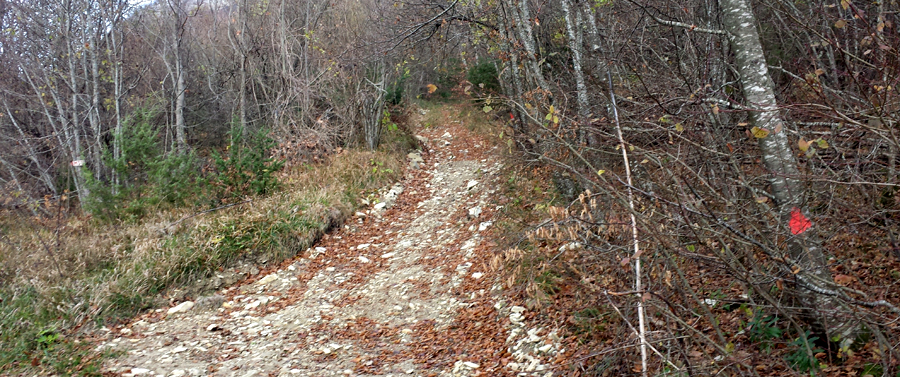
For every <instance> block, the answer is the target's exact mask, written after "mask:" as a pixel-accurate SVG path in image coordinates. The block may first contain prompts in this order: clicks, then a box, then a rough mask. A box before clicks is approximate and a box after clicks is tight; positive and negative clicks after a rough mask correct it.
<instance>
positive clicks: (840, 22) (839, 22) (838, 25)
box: [834, 20, 847, 29]
mask: <svg viewBox="0 0 900 377" xmlns="http://www.w3.org/2000/svg"><path fill="white" fill-rule="evenodd" d="M844 26H847V21H844V20H837V21H836V22H835V23H834V27H836V28H838V29H841V28H843V27H844Z"/></svg>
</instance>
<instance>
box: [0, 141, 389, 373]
mask: <svg viewBox="0 0 900 377" xmlns="http://www.w3.org/2000/svg"><path fill="white" fill-rule="evenodd" d="M393 144H396V143H392V142H391V141H389V142H387V143H386V146H385V148H383V149H384V151H380V152H366V151H354V150H348V151H343V152H342V153H340V154H337V155H335V156H332V158H331V161H329V163H327V164H322V165H316V166H311V165H302V166H299V167H296V168H294V169H292V170H290V171H287V172H284V173H283V175H282V176H281V177H280V178H281V181H282V183H283V186H282V190H281V191H280V192H278V193H275V194H272V195H269V196H265V197H252V198H248V199H247V200H246V201H245V202H243V204H240V205H236V206H232V207H229V208H223V209H219V210H216V211H211V212H206V213H202V214H197V213H194V212H192V211H191V210H190V209H185V208H181V209H169V210H164V211H159V212H157V213H154V214H152V215H149V216H147V217H146V218H145V219H144V220H143V221H141V222H140V223H136V224H106V225H99V224H98V223H97V222H96V221H90V219H89V218H87V217H84V216H71V217H65V216H62V215H61V216H60V217H59V218H58V219H46V218H32V217H30V216H28V215H27V213H26V212H19V213H4V214H2V216H0V374H40V375H46V374H58V375H99V368H100V363H101V362H102V360H103V357H104V355H98V354H96V353H95V352H94V351H93V347H92V346H91V345H90V344H89V343H85V342H83V341H81V340H79V339H78V336H77V335H78V334H79V333H80V330H87V329H90V328H95V327H97V326H102V325H103V324H105V323H108V322H110V321H115V320H118V319H121V318H129V317H131V316H132V315H134V314H136V313H138V312H140V311H141V310H144V309H147V308H151V307H155V306H159V305H162V304H166V302H167V301H166V300H165V297H164V296H165V294H166V292H167V291H168V290H169V289H171V288H174V287H178V286H181V285H184V284H187V283H189V282H191V281H193V280H195V279H197V278H201V277H205V276H209V275H210V274H212V273H213V272H215V271H217V270H219V269H222V268H225V267H227V266H229V265H231V264H233V263H235V262H237V261H240V260H251V261H257V260H268V261H270V262H277V261H280V260H283V259H285V258H289V257H292V256H294V255H295V254H296V253H298V252H299V251H302V250H304V249H305V248H306V247H309V246H311V245H312V244H313V243H314V242H315V241H316V240H317V239H318V238H319V237H320V236H321V235H322V234H323V233H324V232H325V231H327V230H328V229H329V228H330V227H331V226H333V225H335V224H339V223H340V222H342V221H343V219H344V217H345V216H346V215H348V214H349V213H350V212H351V211H352V210H353V209H354V208H356V206H357V199H358V198H361V197H365V196H366V195H369V194H372V193H374V192H375V191H377V190H378V189H380V188H383V187H385V186H388V185H390V184H391V183H392V182H394V181H396V180H397V179H398V178H399V177H400V173H401V172H402V170H403V162H404V159H403V157H404V154H405V151H401V149H403V148H399V147H395V146H392V145H393ZM66 204H67V203H65V202H60V203H58V204H57V205H59V206H60V208H58V211H59V212H60V213H61V214H62V213H63V211H64V207H65V206H66Z"/></svg>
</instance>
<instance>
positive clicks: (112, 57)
mask: <svg viewBox="0 0 900 377" xmlns="http://www.w3.org/2000/svg"><path fill="white" fill-rule="evenodd" d="M118 6H119V5H118V4H117V5H116V7H118ZM118 11H119V10H118V9H117V12H118ZM111 19H112V27H111V28H110V29H111V32H110V33H109V48H108V49H107V59H108V60H109V64H110V66H111V67H112V69H111V71H112V72H111V73H112V81H113V96H114V98H113V104H114V106H115V110H116V128H115V137H113V158H114V159H116V160H119V159H121V158H122V62H121V61H120V59H121V57H122V53H121V51H120V50H119V49H120V46H119V43H118V39H116V35H117V34H118V33H119V30H117V28H116V25H117V24H118V13H117V14H116V15H115V16H113V17H112V18H111ZM112 180H113V194H118V187H119V185H120V184H121V182H120V177H119V172H118V171H115V170H113V172H112Z"/></svg>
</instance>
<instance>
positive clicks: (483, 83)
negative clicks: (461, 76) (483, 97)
mask: <svg viewBox="0 0 900 377" xmlns="http://www.w3.org/2000/svg"><path fill="white" fill-rule="evenodd" d="M468 79H469V82H471V83H472V84H473V85H475V87H477V88H479V91H480V92H482V93H497V92H499V91H500V80H499V79H498V78H497V66H496V64H494V62H493V61H489V60H482V61H479V62H478V64H476V65H475V66H474V67H472V68H471V69H469V73H468Z"/></svg>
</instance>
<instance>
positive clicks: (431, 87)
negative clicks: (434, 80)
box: [425, 84, 437, 94]
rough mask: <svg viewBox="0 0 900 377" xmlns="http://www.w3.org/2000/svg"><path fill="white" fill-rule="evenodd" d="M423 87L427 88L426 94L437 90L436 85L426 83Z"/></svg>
mask: <svg viewBox="0 0 900 377" xmlns="http://www.w3.org/2000/svg"><path fill="white" fill-rule="evenodd" d="M425 87H426V88H428V94H431V93H434V92H436V91H437V85H434V84H428V85H426V86H425Z"/></svg>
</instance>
